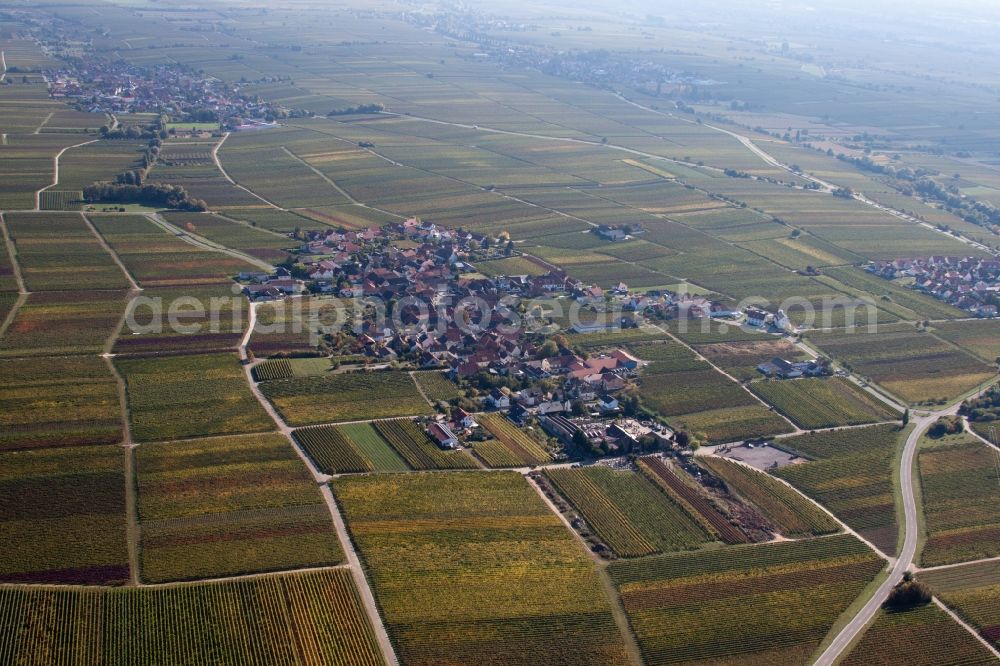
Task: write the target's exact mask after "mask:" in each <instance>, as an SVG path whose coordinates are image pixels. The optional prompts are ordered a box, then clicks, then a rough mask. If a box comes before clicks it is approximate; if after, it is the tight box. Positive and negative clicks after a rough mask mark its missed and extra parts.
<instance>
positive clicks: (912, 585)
mask: <svg viewBox="0 0 1000 666" xmlns="http://www.w3.org/2000/svg"><path fill="white" fill-rule="evenodd" d="M932 597H933V595H932V594H931V590H930V588H929V587H927V585H926V584H924V583H921V582H919V581H915V580H913V576H912V575H911V574H910V573H909V572H907V573H906V574H905V575H904V576H903V580H902V581H901V582H900V583H899V584H898V585H897V586H896V587H894V588H892V592H890V593H889V598H888V599H886V600H885V607H886V608H889V609H891V610H909V609H911V608H916V607H917V606H923V605H925V604H928V603H930V601H931V598H932Z"/></svg>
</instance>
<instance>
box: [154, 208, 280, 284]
mask: <svg viewBox="0 0 1000 666" xmlns="http://www.w3.org/2000/svg"><path fill="white" fill-rule="evenodd" d="M145 217H146V218H147V219H148V220H149V221H150V222H152V223H153V224H155V225H156V226H158V227H160V228H161V229H163V230H164V231H166V232H167V233H169V234H170V235H172V236H176V237H177V238H180V239H181V240H182V241H184V242H185V243H187V244H188V245H194V246H195V247H198V248H201V249H203V250H209V251H211V252H221V253H223V254H228V255H229V256H230V257H233V258H234V259H240V260H241V261H245V262H247V263H250V264H253V265H254V266H255V267H256V268H258V269H260V270H263V271H267V272H268V273H270V272H271V271H272V270H273V269H274V266H273V265H272V264H269V263H267V262H266V261H262V260H260V259H258V258H256V257H252V256H250V255H249V254H244V253H243V252H240V251H238V250H233V249H231V248H228V247H226V246H225V245H220V244H219V243H216V242H214V241H210V240H208V239H207V238H204V237H202V236H198V235H197V234H192V233H189V232H187V231H184V230H183V229H181V228H180V227H176V226H174V225H173V224H171V223H170V222H167V221H166V220H165V219H163V217H162V216H160V215H159V214H157V213H148V214H146V215H145Z"/></svg>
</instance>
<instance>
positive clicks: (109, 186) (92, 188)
mask: <svg viewBox="0 0 1000 666" xmlns="http://www.w3.org/2000/svg"><path fill="white" fill-rule="evenodd" d="M83 199H84V201H86V202H88V203H134V204H143V205H146V206H152V207H157V208H173V209H176V210H186V211H194V212H203V211H206V210H208V204H206V203H205V202H204V201H202V200H201V199H195V198H194V197H192V196H191V195H190V194H189V193H188V191H187V190H185V189H184V188H183V187H180V186H178V185H167V184H166V183H152V184H147V185H136V184H129V183H109V182H99V183H94V184H93V185H89V186H88V187H85V188H84V189H83Z"/></svg>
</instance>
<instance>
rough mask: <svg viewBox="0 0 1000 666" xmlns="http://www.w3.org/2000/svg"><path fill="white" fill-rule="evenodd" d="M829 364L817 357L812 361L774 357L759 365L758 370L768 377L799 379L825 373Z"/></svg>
mask: <svg viewBox="0 0 1000 666" xmlns="http://www.w3.org/2000/svg"><path fill="white" fill-rule="evenodd" d="M827 368H828V366H827V365H826V364H824V363H820V362H818V361H816V360H815V359H813V360H810V361H787V360H785V359H783V358H778V357H775V358H772V359H771V360H770V361H765V362H764V363H761V364H760V365H758V366H757V371H758V372H760V373H761V374H763V375H765V376H767V377H776V378H779V379H797V378H799V377H807V376H808V377H815V376H818V375H822V374H825V373H826V372H827Z"/></svg>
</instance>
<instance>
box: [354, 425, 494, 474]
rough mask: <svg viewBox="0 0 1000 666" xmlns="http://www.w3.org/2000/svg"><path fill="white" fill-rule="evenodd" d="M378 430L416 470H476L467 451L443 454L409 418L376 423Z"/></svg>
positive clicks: (473, 461) (473, 460) (445, 452)
mask: <svg viewBox="0 0 1000 666" xmlns="http://www.w3.org/2000/svg"><path fill="white" fill-rule="evenodd" d="M374 426H375V430H376V431H377V432H378V434H379V435H381V437H382V438H383V439H384V440H385V441H386V442H388V443H389V445H390V446H391V447H392V448H394V449H396V451H397V452H398V453H399V455H401V456H403V459H404V460H406V462H407V464H409V466H410V467H412V468H413V469H474V468H476V467H479V465H478V464H476V460H475V458H473V457H472V456H471V455H469V452H468V451H442V450H441V449H440V448H438V446H437V444H435V443H434V442H432V441H431V440H430V438H429V437H428V436H427V433H425V432H424V431H423V430H422V429H421V427H420V426H419V425H417V424H416V423H414V422H413V421H411V420H409V419H392V420H389V421H375V423H374Z"/></svg>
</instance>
